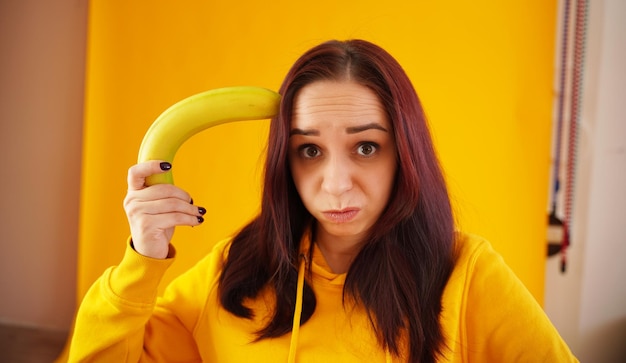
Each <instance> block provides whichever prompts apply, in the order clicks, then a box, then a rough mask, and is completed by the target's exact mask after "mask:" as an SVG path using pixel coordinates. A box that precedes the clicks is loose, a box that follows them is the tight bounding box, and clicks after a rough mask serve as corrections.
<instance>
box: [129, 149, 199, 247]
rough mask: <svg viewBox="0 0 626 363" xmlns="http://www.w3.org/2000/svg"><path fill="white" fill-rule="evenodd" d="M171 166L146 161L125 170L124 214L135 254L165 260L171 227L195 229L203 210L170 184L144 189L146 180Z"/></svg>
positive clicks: (171, 231)
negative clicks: (126, 174)
mask: <svg viewBox="0 0 626 363" xmlns="http://www.w3.org/2000/svg"><path fill="white" fill-rule="evenodd" d="M170 168H171V164H170V163H167V162H160V161H148V162H145V163H139V164H136V165H133V166H132V167H130V168H129V169H128V191H127V193H126V198H124V210H125V211H126V217H127V218H128V223H129V225H130V232H131V237H132V241H133V246H134V248H135V250H136V251H137V252H138V253H140V254H142V255H144V256H148V257H152V258H161V259H162V258H166V257H167V255H168V252H169V244H170V240H171V239H172V235H173V234H174V227H175V226H197V225H199V224H200V223H202V222H203V221H204V218H202V215H203V214H204V213H206V210H205V209H204V208H202V207H198V206H194V205H193V203H192V199H191V197H190V196H189V194H188V193H187V192H185V191H184V190H182V189H180V188H178V187H176V186H174V185H171V184H156V185H152V186H149V187H148V186H146V185H145V181H146V178H147V177H148V176H150V175H152V174H157V173H163V172H165V171H167V170H169V169H170Z"/></svg>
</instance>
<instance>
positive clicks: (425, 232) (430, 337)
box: [220, 40, 454, 362]
mask: <svg viewBox="0 0 626 363" xmlns="http://www.w3.org/2000/svg"><path fill="white" fill-rule="evenodd" d="M318 80H351V81H354V82H358V83H360V84H362V85H364V86H366V87H369V88H370V89H372V90H373V91H374V92H376V94H377V95H378V96H379V98H380V100H381V101H382V103H383V105H384V106H385V109H386V111H387V113H388V117H389V120H390V122H391V124H392V127H393V132H394V138H395V143H396V150H397V156H398V157H397V160H398V163H399V165H398V168H397V170H398V171H397V175H396V178H395V187H394V189H393V192H392V195H391V197H390V200H389V202H388V205H387V207H386V210H385V211H384V212H383V214H382V215H381V217H380V219H379V221H378V222H377V223H376V225H375V226H374V228H373V230H372V232H371V235H370V238H369V240H368V242H367V243H366V244H365V246H364V247H363V249H362V250H361V251H360V253H359V254H358V256H357V257H356V259H355V260H354V262H353V263H352V265H351V267H350V270H349V271H348V274H347V277H346V284H345V287H344V296H349V297H351V298H353V300H354V301H356V302H357V303H360V304H362V305H363V306H364V307H365V308H366V310H367V311H368V314H369V317H370V320H371V322H372V327H373V329H374V331H375V332H376V334H377V336H378V338H379V341H380V344H381V346H382V347H384V348H385V349H389V350H390V351H391V352H392V353H394V354H396V355H402V354H403V353H404V351H403V350H404V348H403V347H402V346H401V344H400V343H399V342H400V341H401V340H402V339H401V337H405V338H406V339H408V341H407V344H408V347H407V350H408V351H407V354H408V357H405V358H406V359H408V360H409V361H411V362H434V361H435V360H436V357H437V355H438V354H440V353H441V352H442V349H443V346H444V338H443V335H442V331H441V327H440V325H439V314H440V312H441V296H442V293H443V289H444V287H445V285H446V282H447V279H448V277H449V275H450V272H451V270H452V268H453V264H454V260H453V254H452V249H453V243H454V221H453V216H452V211H451V207H450V201H449V197H448V192H447V188H446V185H445V181H444V178H443V175H442V171H441V168H440V166H439V162H438V159H437V155H436V153H435V150H434V148H433V143H432V140H431V136H430V132H429V130H428V126H427V122H426V118H425V115H424V111H423V109H422V106H421V103H420V101H419V99H418V96H417V94H416V92H415V90H414V88H413V86H412V84H411V82H410V80H409V78H408V76H407V75H406V73H405V72H404V70H403V69H402V67H401V66H400V65H399V64H398V62H397V61H396V60H395V59H394V58H393V57H392V56H391V55H390V54H389V53H387V52H386V51H385V50H383V49H382V48H380V47H378V46H376V45H374V44H372V43H370V42H367V41H363V40H349V41H330V42H326V43H323V44H320V45H318V46H316V47H314V48H312V49H311V50H309V51H308V52H306V53H305V54H304V55H302V56H301V57H300V58H299V59H298V60H297V61H296V62H295V64H294V65H293V66H292V68H291V69H290V71H289V72H288V74H287V76H286V77H285V80H284V82H283V84H282V86H281V89H280V93H281V95H282V101H281V107H280V112H279V114H278V115H277V117H275V118H274V119H273V120H272V122H271V125H270V134H269V147H268V153H267V161H266V166H265V179H264V191H263V196H262V205H261V207H262V209H261V213H260V214H259V216H258V217H257V218H256V219H255V220H254V221H253V222H251V223H250V224H249V225H247V226H246V227H245V228H244V229H243V230H242V231H241V232H240V233H239V234H238V235H237V236H236V237H235V238H234V240H233V243H232V246H231V252H230V254H229V258H228V261H227V262H226V264H225V266H224V270H223V273H222V275H221V278H220V297H221V302H222V304H223V305H224V307H225V308H226V309H227V310H229V311H230V312H232V313H233V314H235V315H238V316H241V317H246V318H250V317H252V315H253V313H254V312H253V311H250V309H248V308H247V307H245V306H244V304H243V301H244V299H246V298H254V297H256V296H257V294H258V293H259V291H260V290H261V288H263V287H264V286H266V285H268V284H269V285H270V286H271V287H272V288H273V289H274V291H275V294H276V308H275V311H274V316H273V317H272V319H271V321H270V323H269V324H268V325H267V326H266V327H265V328H264V329H262V330H261V331H260V332H259V339H264V338H268V337H275V336H280V335H283V334H285V333H287V332H289V331H290V329H291V323H292V319H293V313H294V307H295V289H296V278H297V270H296V266H297V263H298V253H299V243H300V240H301V239H302V237H303V234H304V233H305V231H306V227H307V225H309V224H310V223H312V222H314V221H312V217H311V215H310V214H309V212H308V211H307V210H306V209H305V207H304V205H303V204H302V200H301V199H300V196H299V195H298V193H297V191H296V188H295V186H294V183H293V180H292V177H291V172H290V170H289V162H288V153H287V148H288V142H289V130H290V121H291V116H292V111H293V102H294V98H295V97H296V95H297V93H298V91H299V90H300V89H302V88H303V87H305V86H306V85H308V84H310V83H312V82H315V81H318ZM314 310H315V295H314V293H313V291H312V289H311V288H310V287H309V286H308V285H307V286H305V293H304V305H303V314H302V324H304V323H305V322H306V321H307V320H308V319H309V318H310V317H311V315H312V314H313V311H314Z"/></svg>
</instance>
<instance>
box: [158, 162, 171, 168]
mask: <svg viewBox="0 0 626 363" xmlns="http://www.w3.org/2000/svg"><path fill="white" fill-rule="evenodd" d="M159 165H160V166H161V170H170V169H171V168H172V164H170V163H168V162H167V161H164V162H162V163H161V164H159Z"/></svg>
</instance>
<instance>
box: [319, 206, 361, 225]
mask: <svg viewBox="0 0 626 363" xmlns="http://www.w3.org/2000/svg"><path fill="white" fill-rule="evenodd" d="M358 213H359V209H357V208H346V209H342V210H328V211H324V212H322V214H323V215H324V217H326V219H327V220H329V221H330V222H333V223H347V222H350V221H351V220H353V219H354V218H355V217H356V215H357V214H358Z"/></svg>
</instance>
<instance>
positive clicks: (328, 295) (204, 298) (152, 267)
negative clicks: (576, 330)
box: [69, 235, 577, 363]
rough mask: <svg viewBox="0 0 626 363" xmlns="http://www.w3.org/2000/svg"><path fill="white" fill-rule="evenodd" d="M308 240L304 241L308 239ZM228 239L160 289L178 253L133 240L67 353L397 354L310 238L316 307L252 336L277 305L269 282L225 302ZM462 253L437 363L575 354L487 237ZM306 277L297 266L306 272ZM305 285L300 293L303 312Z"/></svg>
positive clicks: (86, 305)
mask: <svg viewBox="0 0 626 363" xmlns="http://www.w3.org/2000/svg"><path fill="white" fill-rule="evenodd" d="M309 243H310V242H309V241H306V240H305V241H303V246H308V245H309ZM229 244H230V241H229V240H225V241H222V242H220V243H218V244H217V245H216V246H215V248H214V250H213V252H211V253H210V254H208V255H207V256H206V257H205V258H204V259H202V260H201V261H200V262H198V264H197V265H196V266H194V267H193V268H191V269H190V270H188V271H187V272H186V273H184V274H183V275H181V276H179V277H178V278H176V279H175V280H174V281H173V282H172V283H171V284H170V285H169V286H168V287H167V289H166V291H165V293H164V296H162V297H157V296H156V295H157V293H156V291H157V287H158V285H159V282H160V280H161V278H162V276H163V274H164V272H165V271H166V269H167V268H168V267H169V266H170V264H171V263H172V261H173V259H166V260H156V259H150V258H147V257H144V256H141V255H139V254H138V253H136V252H135V251H134V250H133V249H132V248H131V247H130V244H129V246H128V247H127V250H126V253H125V255H124V258H123V259H122V261H121V263H120V264H119V265H118V266H116V267H111V268H109V269H108V270H107V271H106V272H105V273H104V274H103V275H102V276H101V277H100V279H99V280H98V281H96V282H95V283H94V284H93V286H92V287H91V289H90V290H89V291H88V292H87V294H86V296H85V298H84V300H83V302H82V304H81V306H80V308H79V311H78V314H77V317H76V324H75V329H74V334H73V337H72V341H71V346H70V353H69V361H70V362H85V361H90V362H94V361H97V362H138V361H142V362H220V363H227V362H237V363H240V362H288V361H294V360H295V361H297V362H323V363H331V362H342V363H343V362H346V363H347V362H389V361H392V360H393V361H394V362H401V361H405V360H404V359H402V357H392V356H391V355H390V354H389V353H387V352H386V351H385V350H384V349H382V348H381V347H380V346H379V345H378V343H377V340H376V337H375V336H374V334H373V332H372V329H371V327H370V323H369V320H368V318H367V316H366V314H365V313H364V311H362V309H360V308H359V307H351V306H350V305H347V306H346V307H344V305H343V304H342V291H343V284H344V281H345V277H346V275H345V274H334V273H332V272H331V270H330V268H329V267H328V265H327V264H326V261H325V260H324V258H323V256H322V254H321V253H320V251H319V250H318V249H317V247H316V246H315V245H314V250H313V259H312V261H311V263H310V269H311V276H310V280H308V282H309V283H310V284H311V286H312V288H313V290H314V291H315V296H316V299H317V307H316V309H315V313H314V314H313V316H312V317H311V318H310V320H309V321H307V322H306V323H305V324H304V325H302V326H301V327H300V326H298V324H294V329H293V331H292V333H291V334H286V335H284V336H282V337H280V338H275V339H265V340H261V341H258V342H255V341H254V339H255V335H254V332H255V331H257V330H259V328H261V327H263V326H264V325H265V322H266V320H264V319H266V317H267V316H268V315H269V314H268V311H269V309H271V307H272V306H273V299H272V295H271V293H269V291H264V292H263V293H262V294H260V297H258V298H256V299H254V301H248V302H247V303H246V305H247V306H249V307H251V308H252V309H253V310H254V311H255V318H254V319H253V320H248V319H242V318H238V317H236V316H233V315H232V314H230V313H229V312H227V311H226V310H224V309H223V308H222V306H221V305H220V303H219V299H218V295H217V284H218V279H219V275H220V269H221V267H222V263H223V261H224V259H225V258H226V256H227V253H228V247H229ZM457 248H458V251H459V254H458V260H457V263H456V266H455V268H454V271H453V272H452V275H451V276H450V280H449V282H448V284H447V286H446V288H445V290H444V294H443V297H442V299H443V300H442V303H443V312H442V315H441V323H442V327H443V332H444V336H445V337H446V345H447V349H446V350H445V352H444V354H445V356H444V357H442V359H440V361H441V362H577V360H576V358H575V357H574V356H573V355H572V353H571V352H570V350H569V348H568V347H567V345H566V344H565V343H564V342H563V340H562V339H561V337H560V336H559V334H558V332H557V331H556V329H555V328H554V327H553V326H552V324H551V323H550V321H549V320H548V318H547V317H546V315H545V314H544V312H543V310H542V309H541V307H540V306H539V305H538V304H537V302H536V301H535V300H534V298H533V296H532V295H531V294H530V293H529V292H528V291H527V289H526V288H525V287H524V286H523V285H522V283H521V282H520V281H519V279H518V278H517V277H516V276H515V275H514V274H513V272H512V271H511V270H510V269H509V267H508V266H507V265H506V264H505V263H504V261H503V260H502V258H501V257H500V256H499V255H498V254H497V253H496V252H495V251H494V250H493V249H492V247H491V246H490V244H489V243H488V242H487V241H485V240H483V239H480V238H478V237H476V236H469V235H466V236H462V238H460V239H459V241H458V242H457ZM305 275H306V276H307V277H306V278H307V279H309V274H305V273H304V263H303V264H302V265H301V266H300V274H299V280H300V284H299V285H300V287H301V285H302V280H303V279H304V277H305ZM300 298H301V289H300V292H299V296H298V301H297V302H296V304H297V306H296V314H297V317H296V319H294V321H299V320H300V319H299V318H298V312H299V310H300V308H301V306H299V304H301V302H300Z"/></svg>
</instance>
